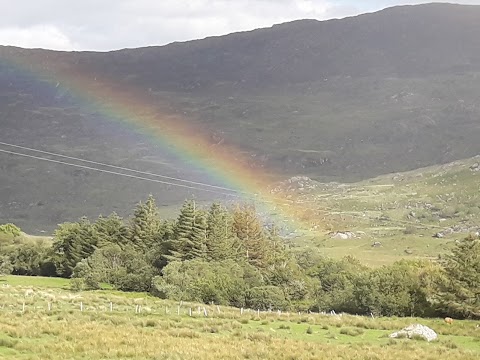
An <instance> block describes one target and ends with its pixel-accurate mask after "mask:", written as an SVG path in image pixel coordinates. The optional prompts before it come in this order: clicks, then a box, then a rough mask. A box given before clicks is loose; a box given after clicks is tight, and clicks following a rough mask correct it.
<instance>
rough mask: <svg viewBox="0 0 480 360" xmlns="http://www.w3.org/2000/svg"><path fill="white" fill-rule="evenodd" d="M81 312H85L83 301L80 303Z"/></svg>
mask: <svg viewBox="0 0 480 360" xmlns="http://www.w3.org/2000/svg"><path fill="white" fill-rule="evenodd" d="M80 311H83V301H80Z"/></svg>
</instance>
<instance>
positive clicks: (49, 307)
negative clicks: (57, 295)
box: [47, 302, 52, 311]
mask: <svg viewBox="0 0 480 360" xmlns="http://www.w3.org/2000/svg"><path fill="white" fill-rule="evenodd" d="M47 306H48V311H51V310H52V304H51V303H50V302H49V303H48V305H47Z"/></svg>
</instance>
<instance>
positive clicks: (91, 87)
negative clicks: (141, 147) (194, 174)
mask: <svg viewBox="0 0 480 360" xmlns="http://www.w3.org/2000/svg"><path fill="white" fill-rule="evenodd" d="M64 54H65V53H61V52H53V51H48V52H47V51H40V50H38V51H37V50H33V51H28V56H27V55H26V50H24V49H19V48H14V47H3V48H1V47H0V63H1V62H6V63H7V64H8V65H10V66H14V67H15V69H17V70H18V71H21V72H24V73H27V74H29V75H30V76H33V77H34V78H36V79H38V80H42V81H47V82H48V83H49V84H50V85H51V86H55V87H58V86H61V87H62V88H65V89H68V90H69V91H70V92H73V93H74V95H75V96H76V97H77V98H78V99H79V100H80V101H81V102H82V103H84V104H86V105H87V106H89V107H92V108H94V109H95V110H97V111H99V112H101V113H102V114H103V115H105V116H107V117H108V118H109V119H112V120H113V121H115V122H116V123H119V124H122V126H125V127H128V128H129V129H130V131H133V132H136V133H139V134H142V135H143V136H145V137H146V138H148V139H150V141H153V142H155V143H156V144H157V145H159V146H160V147H161V149H162V150H163V151H169V152H170V153H172V154H173V155H174V156H175V157H176V158H179V159H181V160H182V161H183V163H185V164H188V166H191V167H194V168H196V169H201V170H203V171H204V172H206V173H207V174H208V175H209V177H210V178H212V179H214V180H215V181H217V182H219V183H221V184H222V185H223V186H225V187H228V188H232V189H235V190H236V191H237V192H238V194H239V195H240V196H241V197H243V200H246V201H249V202H252V199H253V202H254V203H255V206H256V207H259V208H261V209H263V210H265V211H268V212H269V213H277V214H279V216H280V217H281V218H283V220H285V221H288V222H293V223H294V226H296V227H300V228H303V229H305V228H311V227H312V225H318V223H316V222H315V220H314V219H312V216H311V213H312V209H310V208H305V205H304V204H298V203H297V202H296V201H295V200H289V201H287V200H286V199H285V197H283V196H279V195H275V194H272V193H271V191H270V189H269V186H270V185H271V183H272V176H269V175H267V174H266V173H265V172H263V170H262V169H259V168H252V166H251V161H249V159H247V158H246V157H245V155H243V154H242V152H241V151H240V149H238V148H235V147H233V146H228V145H225V144H216V145H215V144H212V141H211V139H210V136H209V134H208V133H207V132H206V131H205V130H204V129H201V128H199V127H197V126H195V125H193V124H192V122H189V121H188V120H187V119H185V118H183V117H180V116H178V115H176V114H171V113H167V112H165V111H164V110H163V109H162V108H161V106H159V105H152V104H153V103H154V102H153V101H149V97H150V96H149V94H148V92H145V91H141V90H139V89H135V88H133V87H130V86H129V87H128V88H125V87H124V86H122V85H120V84H117V83H115V82H114V81H112V80H109V79H106V78H99V76H98V75H92V74H91V73H89V72H88V71H83V70H81V69H80V67H79V66H72V65H71V64H67V65H66V64H65V63H62V62H61V58H62V56H65V55H64ZM156 101H157V99H156ZM307 213H308V214H309V215H308V216H307ZM307 218H308V219H307Z"/></svg>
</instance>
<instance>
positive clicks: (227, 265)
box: [0, 197, 480, 319]
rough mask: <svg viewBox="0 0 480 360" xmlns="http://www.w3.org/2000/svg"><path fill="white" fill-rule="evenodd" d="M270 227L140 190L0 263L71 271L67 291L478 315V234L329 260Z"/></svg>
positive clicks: (251, 216)
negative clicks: (379, 258) (429, 255)
mask: <svg viewBox="0 0 480 360" xmlns="http://www.w3.org/2000/svg"><path fill="white" fill-rule="evenodd" d="M275 229H276V228H275V227H265V226H264V224H263V223H262V221H261V220H260V218H259V216H258V214H257V213H256V212H255V209H254V208H253V207H250V206H235V207H233V208H231V209H227V208H225V207H223V206H222V205H220V204H217V203H214V204H212V205H211V206H210V207H209V208H207V209H203V208H202V207H199V206H198V205H197V204H196V203H195V202H194V201H191V200H190V201H186V202H185V204H184V205H183V207H182V208H181V209H180V212H179V215H178V217H177V219H176V220H175V221H171V220H162V219H161V218H160V217H159V215H158V209H157V205H156V204H155V200H154V199H153V197H149V198H148V199H147V201H146V202H145V203H142V202H140V203H139V204H138V205H137V206H136V208H135V209H134V212H133V216H132V217H131V218H130V219H129V220H128V221H126V222H124V221H123V220H122V219H121V218H119V217H118V216H117V215H116V214H112V215H111V216H109V217H107V218H105V217H99V218H98V219H97V220H96V221H95V222H90V221H89V220H88V219H86V218H82V219H80V220H79V221H78V222H76V223H64V224H60V225H59V227H58V229H57V230H56V232H55V236H54V239H53V242H52V243H51V246H45V245H42V246H40V245H39V244H35V245H26V244H24V245H20V246H19V247H16V246H11V245H8V243H6V244H3V246H2V247H1V248H0V255H1V259H2V262H1V268H2V270H3V272H4V273H12V274H22V275H47V276H54V275H56V276H60V277H64V278H72V281H71V288H72V290H75V291H82V290H96V289H100V288H101V285H102V284H109V285H110V286H113V287H114V288H115V289H118V290H122V291H129V292H150V293H151V294H153V295H155V296H157V297H160V298H163V299H169V300H175V301H190V302H201V303H204V304H217V305H223V306H235V307H239V308H240V307H242V308H251V309H256V310H259V311H267V310H273V311H276V310H282V311H287V310H289V311H315V312H330V311H332V310H334V311H336V312H346V313H350V314H361V315H368V316H426V317H430V316H436V315H442V316H443V315H449V316H454V317H457V318H475V319H478V318H480V301H479V298H478V294H479V293H480V292H479V288H478V286H479V283H480V282H479V281H478V280H479V279H478V274H479V271H478V270H479V266H480V265H479V262H480V247H479V246H478V244H479V241H480V240H479V239H478V236H477V235H471V236H469V237H468V238H466V239H465V240H463V241H459V242H457V244H456V245H455V246H454V248H453V251H452V254H451V255H450V256H447V257H445V259H444V260H443V261H440V262H435V261H431V260H427V259H410V260H407V259H404V260H401V261H397V262H394V263H392V264H389V265H384V266H381V267H376V268H370V267H368V266H365V265H363V264H362V263H361V262H360V261H358V260H356V259H355V258H354V257H352V256H347V257H344V258H341V259H331V258H328V257H325V256H323V255H322V254H321V251H320V250H317V251H313V250H312V249H304V248H302V247H300V248H297V247H295V246H293V244H290V243H289V242H288V241H286V240H285V239H282V238H281V237H279V236H278V235H277V234H276V230H275ZM12 239H13V237H12ZM12 241H13V240H12ZM32 246H33V248H32Z"/></svg>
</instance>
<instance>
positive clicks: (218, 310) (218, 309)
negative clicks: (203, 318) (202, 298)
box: [217, 305, 220, 314]
mask: <svg viewBox="0 0 480 360" xmlns="http://www.w3.org/2000/svg"><path fill="white" fill-rule="evenodd" d="M217 312H218V313H219V314H220V306H218V305H217Z"/></svg>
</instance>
